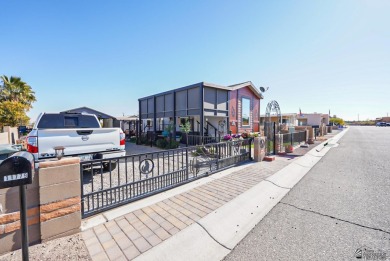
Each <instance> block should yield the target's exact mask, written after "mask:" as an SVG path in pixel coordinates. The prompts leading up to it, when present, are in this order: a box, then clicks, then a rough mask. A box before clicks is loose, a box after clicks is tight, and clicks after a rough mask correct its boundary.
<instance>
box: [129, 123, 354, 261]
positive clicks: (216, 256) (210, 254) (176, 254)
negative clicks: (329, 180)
mask: <svg viewBox="0 0 390 261" xmlns="http://www.w3.org/2000/svg"><path fill="white" fill-rule="evenodd" d="M347 130H348V129H347ZM347 130H344V131H342V132H341V133H339V134H337V135H336V136H334V137H333V138H331V139H329V140H327V141H324V142H323V143H321V144H320V145H318V146H316V147H315V148H313V149H312V150H310V151H309V152H308V153H307V154H305V155H304V156H303V157H301V158H299V159H297V160H295V161H293V162H292V163H291V164H289V165H288V166H286V167H285V168H283V169H281V170H280V171H278V172H276V173H275V174H274V175H272V176H271V177H269V178H268V179H266V180H264V181H262V182H260V183H259V184H257V185H256V186H254V187H253V188H251V189H249V190H248V191H246V192H244V193H243V194H241V195H239V196H238V197H236V198H235V199H233V200H231V201H230V202H228V203H227V204H225V205H223V206H222V207H220V208H218V209H217V210H216V211H214V212H213V213H211V214H209V215H207V216H206V217H204V218H202V219H201V220H199V221H198V223H196V224H193V225H191V226H189V227H187V228H186V229H184V230H182V231H181V232H179V233H177V234H176V235H174V236H172V237H171V238H169V239H167V240H166V241H164V242H162V243H161V244H159V245H157V246H156V247H154V248H152V249H150V250H149V251H147V252H145V253H143V254H142V255H140V256H138V257H137V258H136V259H135V260H186V261H191V260H221V259H223V258H224V257H225V256H226V255H227V254H229V253H230V251H231V250H232V249H233V248H234V247H235V246H236V245H237V244H238V243H239V242H240V241H241V240H242V239H243V238H244V237H245V236H246V235H247V234H248V233H249V232H250V231H251V230H252V229H253V228H254V226H255V225H256V224H257V223H259V222H260V221H261V220H262V219H263V217H264V216H266V215H267V214H268V213H269V212H270V211H271V209H272V208H273V207H274V206H276V205H277V204H278V203H279V202H280V200H282V199H283V197H284V196H285V195H286V194H287V193H288V192H289V191H290V190H291V189H292V188H293V187H294V186H295V185H296V184H297V183H298V182H299V181H300V180H301V179H302V178H303V177H304V176H305V175H306V174H307V173H308V172H309V171H310V169H311V168H313V167H314V166H315V165H316V164H317V163H318V162H319V161H320V160H321V158H322V157H324V156H325V155H326V153H328V151H329V150H330V149H331V148H332V147H333V146H336V145H337V142H338V141H339V140H340V139H341V137H342V136H344V135H345V133H346V132H347ZM326 143H327V145H326V146H325V144H326ZM330 144H332V145H333V146H328V145H330Z"/></svg>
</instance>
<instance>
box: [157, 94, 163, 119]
mask: <svg viewBox="0 0 390 261" xmlns="http://www.w3.org/2000/svg"><path fill="white" fill-rule="evenodd" d="M164 110H165V108H164V95H161V96H157V97H156V117H157V118H163V117H164Z"/></svg>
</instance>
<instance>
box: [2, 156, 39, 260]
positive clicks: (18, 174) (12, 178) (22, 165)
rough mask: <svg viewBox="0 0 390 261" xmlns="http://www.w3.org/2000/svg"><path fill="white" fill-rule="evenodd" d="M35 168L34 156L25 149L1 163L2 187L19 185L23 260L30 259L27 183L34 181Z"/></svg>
mask: <svg viewBox="0 0 390 261" xmlns="http://www.w3.org/2000/svg"><path fill="white" fill-rule="evenodd" d="M33 169H34V156H33V155H32V154H31V153H29V152H24V151H22V152H17V153H15V154H13V155H12V156H11V157H8V158H7V159H5V160H4V161H2V162H1V163H0V189H2V188H10V187H16V186H19V199H20V201H19V202H20V223H21V229H22V255H23V261H27V260H29V258H28V225H27V206H26V188H25V185H27V184H31V183H32V173H33Z"/></svg>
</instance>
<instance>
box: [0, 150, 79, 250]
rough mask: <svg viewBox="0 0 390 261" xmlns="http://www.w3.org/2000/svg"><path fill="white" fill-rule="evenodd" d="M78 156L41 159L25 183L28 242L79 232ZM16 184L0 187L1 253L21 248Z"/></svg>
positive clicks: (32, 242) (34, 242)
mask: <svg viewBox="0 0 390 261" xmlns="http://www.w3.org/2000/svg"><path fill="white" fill-rule="evenodd" d="M79 162H80V161H79V159H78V158H65V159H62V160H59V161H57V160H53V161H47V162H42V163H40V165H39V169H38V170H37V171H35V173H33V182H32V184H30V185H27V186H26V187H27V189H26V198H27V208H28V210H27V217H28V220H27V222H28V230H29V243H30V245H33V244H36V243H40V242H44V241H47V240H50V239H53V238H57V237H62V236H66V235H70V234H74V233H77V232H79V230H80V226H81V213H80V164H79ZM20 236H21V232H20V212H19V187H14V188H8V189H0V246H1V248H0V254H3V253H6V252H9V251H12V250H16V249H19V248H20V247H21V237H20Z"/></svg>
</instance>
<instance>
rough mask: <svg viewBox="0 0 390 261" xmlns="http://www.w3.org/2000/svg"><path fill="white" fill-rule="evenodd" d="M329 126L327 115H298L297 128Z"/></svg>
mask: <svg viewBox="0 0 390 261" xmlns="http://www.w3.org/2000/svg"><path fill="white" fill-rule="evenodd" d="M323 124H325V125H329V114H322V113H316V112H315V113H301V114H298V126H316V125H318V126H320V125H323Z"/></svg>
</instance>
